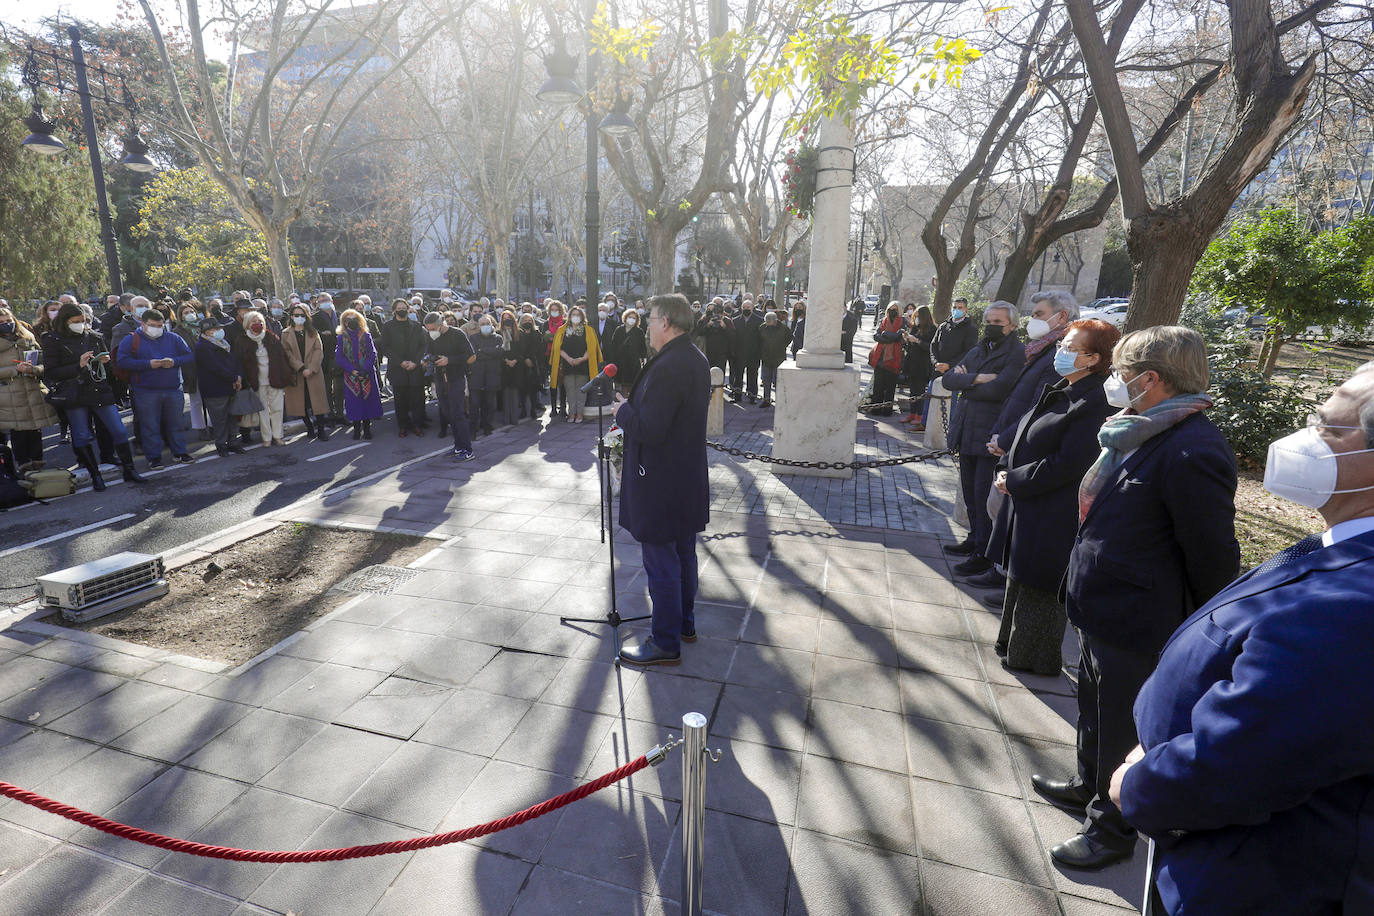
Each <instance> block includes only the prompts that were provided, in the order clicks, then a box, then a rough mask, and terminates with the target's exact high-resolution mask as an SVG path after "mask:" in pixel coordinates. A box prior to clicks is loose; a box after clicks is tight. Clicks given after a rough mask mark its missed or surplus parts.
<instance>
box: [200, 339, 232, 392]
mask: <svg viewBox="0 0 1374 916" xmlns="http://www.w3.org/2000/svg"><path fill="white" fill-rule="evenodd" d="M195 354H196V383H197V384H198V385H199V386H200V396H201V398H228V397H233V395H234V379H242V378H243V370H242V367H240V366H239V361H238V359H237V358H236V357H235V356H234V354H233V353H231V352H230V351H229V350H226V349H224V348H223V347H220V346H218V345H217V344H214V343H212V342H211V341H209V340H206V339H205V338H204V337H202V338H200V339H199V340H197V341H196V350H195Z"/></svg>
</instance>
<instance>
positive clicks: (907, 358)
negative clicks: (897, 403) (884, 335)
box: [902, 305, 935, 432]
mask: <svg viewBox="0 0 1374 916" xmlns="http://www.w3.org/2000/svg"><path fill="white" fill-rule="evenodd" d="M905 323H906V327H905V328H903V329H902V375H904V376H905V377H906V390H907V393H908V394H910V395H911V406H910V409H909V410H907V414H906V416H905V417H903V418H902V422H903V423H910V424H912V429H914V430H916V432H921V431H923V430H924V429H925V424H924V423H923V422H922V420H921V414H920V413H918V412H917V410H916V407H917V403H918V399H919V398H924V397H925V394H926V388H927V387H928V386H929V385H930V372H931V359H930V343H931V341H932V340H934V339H935V318H934V316H933V315H932V314H931V312H930V306H928V305H923V306H921V307H920V308H918V309H915V310H914V311H913V310H912V309H910V308H908V310H907V314H906V322H905Z"/></svg>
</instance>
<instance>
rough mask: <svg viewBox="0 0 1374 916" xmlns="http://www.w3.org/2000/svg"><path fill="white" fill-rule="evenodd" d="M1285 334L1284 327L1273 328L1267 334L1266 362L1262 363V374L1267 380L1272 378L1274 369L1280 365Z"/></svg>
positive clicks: (1265, 343)
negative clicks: (1280, 354)
mask: <svg viewBox="0 0 1374 916" xmlns="http://www.w3.org/2000/svg"><path fill="white" fill-rule="evenodd" d="M1284 337H1285V335H1284V333H1283V328H1282V327H1271V328H1270V329H1269V331H1268V332H1267V333H1266V334H1265V338H1264V345H1265V347H1266V348H1267V350H1266V351H1265V354H1264V361H1263V362H1262V363H1260V374H1261V375H1263V376H1264V378H1265V380H1266V381H1267V380H1268V379H1270V378H1272V377H1273V375H1274V367H1275V366H1277V365H1278V364H1279V353H1280V352H1281V351H1282V350H1283V341H1284Z"/></svg>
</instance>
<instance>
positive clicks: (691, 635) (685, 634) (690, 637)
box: [678, 627, 697, 642]
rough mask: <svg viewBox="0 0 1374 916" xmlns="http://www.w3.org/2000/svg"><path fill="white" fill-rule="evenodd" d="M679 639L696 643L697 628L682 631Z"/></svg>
mask: <svg viewBox="0 0 1374 916" xmlns="http://www.w3.org/2000/svg"><path fill="white" fill-rule="evenodd" d="M678 639H681V640H682V641H683V642H696V641H697V630H696V627H692V629H690V630H686V629H684V630H683V631H682V633H681V634H680V635H679V636H678Z"/></svg>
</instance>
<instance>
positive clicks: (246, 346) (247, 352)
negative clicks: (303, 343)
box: [233, 330, 291, 391]
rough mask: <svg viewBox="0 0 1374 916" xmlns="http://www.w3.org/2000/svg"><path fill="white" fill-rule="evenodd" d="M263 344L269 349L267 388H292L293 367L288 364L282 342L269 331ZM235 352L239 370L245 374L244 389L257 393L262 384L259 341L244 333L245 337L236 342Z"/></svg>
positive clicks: (264, 334) (265, 333)
mask: <svg viewBox="0 0 1374 916" xmlns="http://www.w3.org/2000/svg"><path fill="white" fill-rule="evenodd" d="M262 344H263V346H265V347H267V386H268V387H269V388H289V387H291V367H290V366H289V365H287V363H286V354H285V353H284V352H282V346H281V340H280V339H279V338H278V337H277V335H275V334H273V333H272V332H271V331H270V330H268V331H265V332H263V338H262ZM233 351H234V355H235V356H236V357H238V360H239V369H240V371H241V372H242V374H243V387H245V388H251V389H253V390H254V391H256V390H257V389H258V387H259V385H260V384H261V380H260V379H259V378H258V341H256V340H254V339H253V338H251V337H249V336H248V334H247V332H244V335H243V336H242V337H240V338H239V339H238V340H236V341H235V342H234V344H233Z"/></svg>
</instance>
